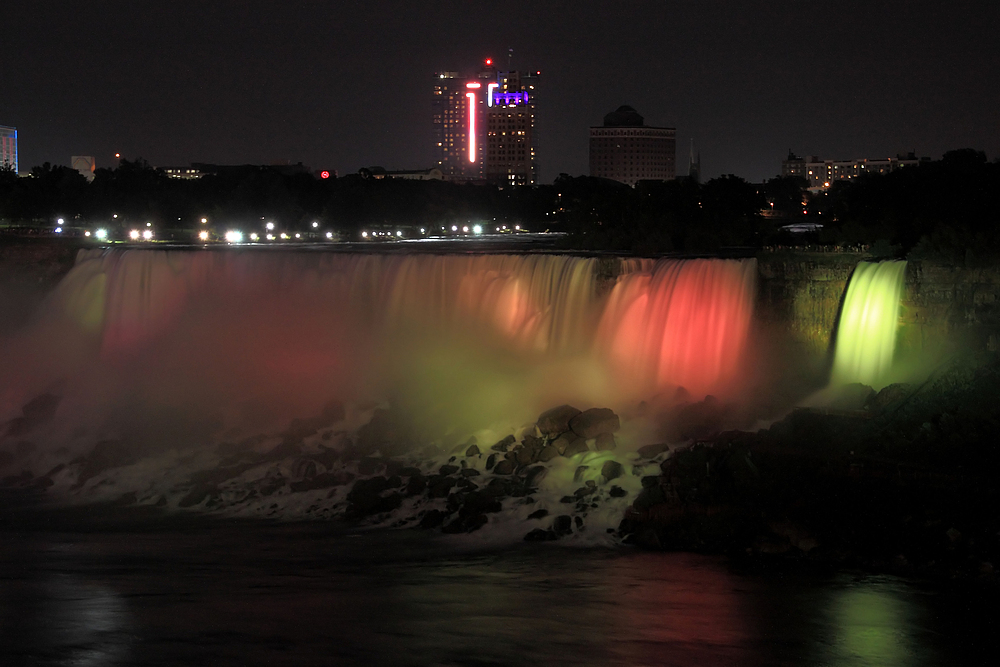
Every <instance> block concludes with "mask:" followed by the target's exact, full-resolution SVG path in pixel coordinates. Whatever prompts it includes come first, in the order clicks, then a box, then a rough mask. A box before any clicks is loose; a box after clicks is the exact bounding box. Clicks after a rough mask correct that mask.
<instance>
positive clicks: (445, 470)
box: [438, 465, 458, 475]
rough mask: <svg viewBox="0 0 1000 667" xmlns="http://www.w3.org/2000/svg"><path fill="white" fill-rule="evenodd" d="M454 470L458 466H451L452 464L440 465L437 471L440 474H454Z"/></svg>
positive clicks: (455, 470)
mask: <svg viewBox="0 0 1000 667" xmlns="http://www.w3.org/2000/svg"><path fill="white" fill-rule="evenodd" d="M456 472H458V466H452V465H443V466H441V469H440V470H439V471H438V473H439V474H441V475H454V474H455V473H456Z"/></svg>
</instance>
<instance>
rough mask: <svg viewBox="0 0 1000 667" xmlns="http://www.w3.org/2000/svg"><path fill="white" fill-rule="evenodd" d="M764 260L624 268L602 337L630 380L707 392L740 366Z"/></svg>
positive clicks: (698, 261)
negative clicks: (759, 267) (758, 263)
mask: <svg viewBox="0 0 1000 667" xmlns="http://www.w3.org/2000/svg"><path fill="white" fill-rule="evenodd" d="M756 275H757V266H756V260H718V259H695V260H681V261H669V260H668V261H662V262H659V263H657V264H656V265H655V266H653V267H650V270H647V271H637V272H634V273H629V274H626V275H623V276H622V277H621V279H620V280H619V282H618V284H617V285H616V287H615V289H614V291H613V292H612V294H611V297H610V300H609V302H608V305H607V307H606V309H605V311H604V315H603V318H602V320H601V326H600V330H599V332H598V344H599V346H601V347H602V348H603V349H604V350H605V351H606V352H607V353H608V354H609V355H610V358H611V359H612V360H613V362H614V364H615V366H616V367H617V368H618V370H619V372H620V373H621V374H622V375H623V376H624V377H625V378H627V379H628V381H630V382H633V383H636V384H638V385H639V386H642V387H645V388H647V389H656V388H664V387H667V386H671V385H674V386H682V387H684V388H685V389H687V390H688V391H689V392H690V393H691V394H692V395H693V396H695V397H697V398H700V397H703V396H704V395H705V394H707V393H711V392H718V391H720V390H724V389H725V388H726V386H727V384H728V383H729V382H730V381H731V380H732V379H733V378H734V376H735V374H736V373H737V372H738V371H739V365H740V360H741V359H742V357H743V354H744V348H745V346H746V340H747V334H748V332H749V328H750V320H751V316H752V314H753V302H754V291H755V288H756Z"/></svg>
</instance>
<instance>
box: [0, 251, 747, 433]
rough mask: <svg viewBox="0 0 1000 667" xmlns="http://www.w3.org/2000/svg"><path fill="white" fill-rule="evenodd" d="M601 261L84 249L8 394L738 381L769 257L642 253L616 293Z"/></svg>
mask: <svg viewBox="0 0 1000 667" xmlns="http://www.w3.org/2000/svg"><path fill="white" fill-rule="evenodd" d="M598 269H599V265H598V260H597V259H594V258H583V257H573V256H568V255H547V254H526V255H458V254H455V255H424V254H346V253H344V254H340V253H309V252H299V253H296V252H282V253H272V252H255V251H242V252H241V251H229V252H212V251H149V250H142V251H137V250H117V249H116V250H107V251H101V250H91V251H85V252H81V254H80V256H79V258H78V260H77V264H76V266H75V267H74V268H73V270H72V271H71V272H70V273H69V274H68V275H67V276H66V277H65V278H64V280H63V281H62V283H61V284H60V285H59V286H58V288H57V289H56V291H55V292H54V293H53V294H52V295H51V296H50V298H49V299H48V301H47V303H46V304H45V306H44V312H43V313H42V315H41V317H39V318H38V319H37V322H36V325H35V326H36V329H35V330H34V331H32V332H26V333H24V334H23V340H22V342H21V343H20V344H19V345H18V346H17V348H18V350H19V352H18V353H17V354H13V353H10V352H8V353H5V354H4V355H3V356H4V359H2V360H0V361H4V362H5V364H3V365H4V366H5V368H4V369H0V383H2V384H3V385H4V386H6V387H7V388H8V389H10V388H11V387H13V388H14V389H15V390H16V391H15V392H14V393H15V394H19V395H17V396H12V395H10V392H9V391H8V395H7V396H6V397H0V398H2V399H3V401H4V403H5V404H4V405H0V410H2V411H6V412H8V413H12V414H13V413H15V411H16V410H17V409H19V407H20V405H23V402H24V400H27V399H28V398H30V397H31V396H32V395H33V394H37V393H38V392H40V391H44V390H46V389H47V388H48V387H50V386H51V385H52V383H53V382H55V381H59V382H61V383H62V385H61V386H62V387H63V390H62V391H64V393H66V394H67V395H68V396H67V397H66V398H65V399H64V401H63V404H62V407H61V408H60V410H61V411H66V412H73V411H74V410H75V412H73V414H74V417H76V418H78V419H79V420H83V419H84V417H83V416H84V415H90V416H92V417H93V419H92V420H91V421H93V422H95V425H94V430H95V431H100V428H99V426H100V424H97V423H96V422H100V421H101V420H103V422H102V423H103V424H105V425H106V426H107V425H112V426H114V427H115V428H121V429H126V428H128V427H136V428H138V425H139V424H142V423H144V422H148V423H151V424H152V423H156V424H160V425H161V427H160V428H161V430H162V425H163V424H165V423H169V422H171V420H176V419H179V418H181V416H182V417H183V418H184V419H189V418H190V419H191V420H197V421H198V423H199V424H200V425H201V426H203V427H204V428H205V429H209V428H212V429H216V430H218V429H219V428H222V427H223V426H227V427H230V426H234V425H239V424H240V423H241V422H247V423H248V424H249V423H251V422H252V423H253V427H254V428H263V427H264V425H265V423H276V422H278V421H280V420H281V419H287V418H289V417H290V416H297V415H300V414H311V413H314V412H315V411H316V410H319V409H320V408H321V406H322V405H323V404H324V403H325V402H326V401H328V400H330V399H331V398H334V399H338V400H347V401H362V402H363V401H366V400H367V401H371V400H374V401H381V400H390V399H391V400H393V401H395V400H402V401H404V402H407V403H409V406H410V408H412V409H413V410H414V411H416V412H422V413H427V414H431V413H434V414H436V415H439V416H440V415H446V414H452V415H458V416H460V417H461V418H463V419H465V420H466V421H468V422H470V423H471V422H474V421H476V420H480V421H482V420H491V419H499V418H505V419H509V420H511V421H512V423H514V422H515V421H516V420H527V419H532V418H534V416H536V415H537V414H538V412H539V411H541V410H542V409H545V408H548V407H551V406H553V405H558V404H559V403H560V402H574V403H578V404H580V405H581V406H589V405H609V406H614V405H622V404H623V402H626V401H632V400H639V399H644V398H648V397H651V396H654V395H656V394H657V393H662V392H663V391H664V390H668V389H672V388H675V387H677V386H683V387H685V388H686V389H687V390H688V391H689V392H690V393H691V394H692V396H693V397H694V398H696V399H697V398H700V397H703V396H704V395H705V394H708V393H716V394H718V393H725V392H726V391H727V389H728V388H729V386H730V385H731V383H732V381H733V379H734V378H735V376H736V375H737V374H738V372H739V368H740V364H741V362H742V359H743V357H744V355H745V353H746V344H747V333H748V329H749V326H750V321H751V317H752V313H753V302H754V291H755V275H756V265H755V260H739V261H737V260H715V259H697V260H660V261H654V260H623V261H621V262H620V263H619V270H620V274H619V276H618V278H617V280H616V282H615V284H614V286H613V288H612V289H611V290H610V292H609V291H608V290H606V289H602V288H601V284H600V281H599V279H598V273H599V271H598ZM41 341H44V347H43V346H42V343H41ZM36 343H37V345H36ZM10 349H14V348H12V347H11V348H10ZM26 350H27V351H26ZM39 360H43V361H39ZM457 418H458V417H456V419H457ZM269 419H270V421H268V420H269ZM516 423H518V424H519V423H523V421H516ZM130 425H131V426H130ZM248 428H249V426H248ZM140 430H141V429H140ZM142 435H144V436H145V435H146V434H145V433H143V434H142Z"/></svg>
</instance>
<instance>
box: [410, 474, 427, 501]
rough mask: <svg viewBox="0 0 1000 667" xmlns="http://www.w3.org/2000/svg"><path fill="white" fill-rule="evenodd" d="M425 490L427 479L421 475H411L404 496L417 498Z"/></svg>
mask: <svg viewBox="0 0 1000 667" xmlns="http://www.w3.org/2000/svg"><path fill="white" fill-rule="evenodd" d="M426 489H427V479H426V478H425V477H424V476H423V475H413V476H412V477H410V481H409V482H407V483H406V495H408V496H417V495H420V494H421V493H423V492H424V490H426Z"/></svg>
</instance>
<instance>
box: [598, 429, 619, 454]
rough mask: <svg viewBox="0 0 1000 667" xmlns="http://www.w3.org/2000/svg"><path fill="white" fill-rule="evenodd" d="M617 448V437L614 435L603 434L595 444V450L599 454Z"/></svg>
mask: <svg viewBox="0 0 1000 667" xmlns="http://www.w3.org/2000/svg"><path fill="white" fill-rule="evenodd" d="M617 448H618V443H617V442H615V436H614V434H612V433H601V434H600V435H599V436H597V442H595V443H594V449H596V450H597V451H599V452H610V451H611V450H613V449H617Z"/></svg>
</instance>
